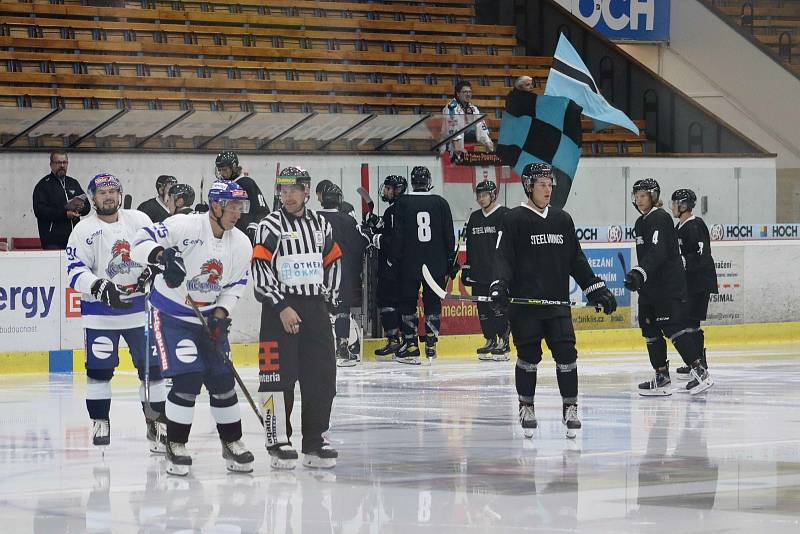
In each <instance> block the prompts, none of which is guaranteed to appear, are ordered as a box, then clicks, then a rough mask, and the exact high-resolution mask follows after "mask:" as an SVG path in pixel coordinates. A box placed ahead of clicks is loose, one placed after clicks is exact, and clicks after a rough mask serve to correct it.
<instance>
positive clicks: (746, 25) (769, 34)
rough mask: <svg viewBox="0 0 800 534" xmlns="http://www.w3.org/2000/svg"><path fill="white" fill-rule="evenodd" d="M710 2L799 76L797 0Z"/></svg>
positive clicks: (799, 35)
mask: <svg viewBox="0 0 800 534" xmlns="http://www.w3.org/2000/svg"><path fill="white" fill-rule="evenodd" d="M712 3H713V4H714V5H715V6H716V7H717V8H718V9H719V10H720V11H721V12H723V13H724V14H725V15H727V16H728V17H729V18H730V19H731V20H732V21H734V22H735V23H736V24H737V25H739V26H741V27H742V28H743V29H744V30H745V31H747V32H749V33H751V34H752V35H753V37H755V38H756V39H758V40H759V41H760V42H762V43H763V44H765V45H766V46H767V47H769V48H770V49H771V50H772V52H774V53H775V55H777V56H778V57H779V58H780V59H781V60H782V61H783V62H784V63H785V64H786V66H787V68H789V70H791V71H792V72H794V73H795V74H796V75H798V76H800V2H797V1H786V0H713V1H712Z"/></svg>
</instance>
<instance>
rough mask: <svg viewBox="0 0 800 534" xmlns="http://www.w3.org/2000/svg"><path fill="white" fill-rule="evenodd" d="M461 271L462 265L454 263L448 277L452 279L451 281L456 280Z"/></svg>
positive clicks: (451, 264)
mask: <svg viewBox="0 0 800 534" xmlns="http://www.w3.org/2000/svg"><path fill="white" fill-rule="evenodd" d="M460 270H461V265H460V264H459V263H458V262H457V261H454V262H452V263H450V270H449V271H448V272H447V276H449V277H450V280H455V279H456V275H457V274H458V271H460Z"/></svg>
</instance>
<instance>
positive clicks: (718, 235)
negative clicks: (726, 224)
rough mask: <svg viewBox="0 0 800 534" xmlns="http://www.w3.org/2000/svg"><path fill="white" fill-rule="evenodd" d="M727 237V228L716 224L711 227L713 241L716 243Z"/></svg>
mask: <svg viewBox="0 0 800 534" xmlns="http://www.w3.org/2000/svg"><path fill="white" fill-rule="evenodd" d="M724 236H725V228H723V226H722V225H721V224H715V225H714V226H712V227H711V239H713V240H714V241H721V240H722V238H723V237H724Z"/></svg>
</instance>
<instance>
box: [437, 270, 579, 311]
mask: <svg viewBox="0 0 800 534" xmlns="http://www.w3.org/2000/svg"><path fill="white" fill-rule="evenodd" d="M422 278H423V279H424V280H425V283H426V284H428V287H430V288H431V290H432V291H433V292H434V293H436V295H437V296H438V297H439V298H440V299H450V300H464V301H467V302H494V301H493V300H492V297H485V296H480V297H478V296H475V295H456V294H454V293H448V292H447V291H446V290H445V289H444V288H442V287H441V286H439V284H437V283H436V280H434V279H433V275H432V274H431V272H430V270H428V266H427V265H425V264H424V263H423V264H422ZM508 302H509V303H510V304H529V305H531V306H571V307H573V308H585V307H586V306H588V304H587V303H585V302H573V301H570V300H546V299H529V298H524V297H512V298H510V299H508Z"/></svg>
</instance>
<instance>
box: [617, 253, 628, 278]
mask: <svg viewBox="0 0 800 534" xmlns="http://www.w3.org/2000/svg"><path fill="white" fill-rule="evenodd" d="M617 259H618V260H619V264H620V265H622V270H623V271H625V272H626V273H627V272H628V268H627V266H626V265H625V256H623V255H622V252H617Z"/></svg>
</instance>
